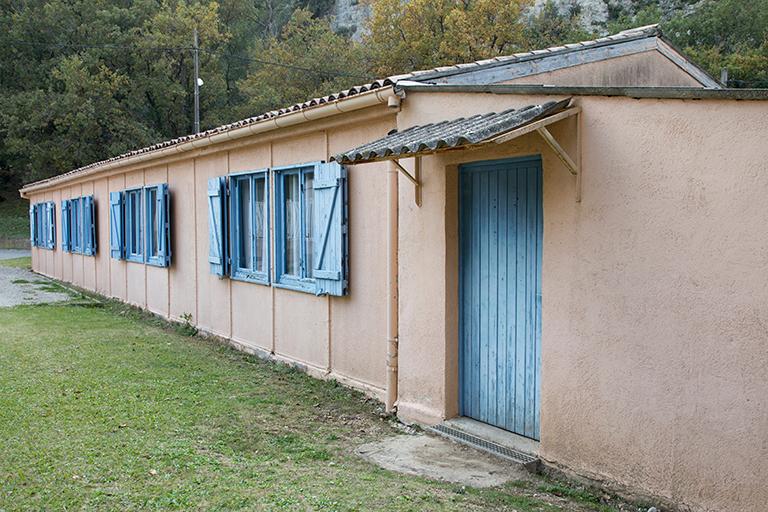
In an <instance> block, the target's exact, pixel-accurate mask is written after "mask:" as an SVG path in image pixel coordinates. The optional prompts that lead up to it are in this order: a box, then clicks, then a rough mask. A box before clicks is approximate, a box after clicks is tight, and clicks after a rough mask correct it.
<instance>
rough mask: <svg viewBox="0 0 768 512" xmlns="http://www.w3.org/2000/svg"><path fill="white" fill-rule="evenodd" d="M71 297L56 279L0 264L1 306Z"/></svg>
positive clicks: (58, 300) (60, 299)
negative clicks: (52, 279)
mask: <svg viewBox="0 0 768 512" xmlns="http://www.w3.org/2000/svg"><path fill="white" fill-rule="evenodd" d="M14 257H16V256H14ZM71 298H72V297H70V295H69V294H68V293H67V292H66V290H65V289H64V288H62V287H60V286H59V285H57V284H56V283H55V282H54V281H51V280H49V279H46V278H44V277H41V276H39V275H37V274H35V273H33V272H32V271H30V270H26V269H23V268H12V267H2V266H0V307H10V306H18V305H20V304H46V303H49V302H61V301H66V300H70V299H71Z"/></svg>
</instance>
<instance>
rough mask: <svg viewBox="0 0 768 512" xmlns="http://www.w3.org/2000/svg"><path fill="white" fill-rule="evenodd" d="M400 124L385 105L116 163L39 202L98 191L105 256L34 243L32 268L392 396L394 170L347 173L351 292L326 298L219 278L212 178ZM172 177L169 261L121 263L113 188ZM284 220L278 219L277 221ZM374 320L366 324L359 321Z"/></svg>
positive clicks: (335, 147) (316, 153)
mask: <svg viewBox="0 0 768 512" xmlns="http://www.w3.org/2000/svg"><path fill="white" fill-rule="evenodd" d="M394 123H395V117H394V112H392V111H391V110H390V109H387V108H386V107H379V108H369V109H367V110H364V111H361V112H358V113H353V114H346V115H345V116H343V118H341V116H337V117H336V118H333V119H330V120H325V121H316V122H313V123H309V124H305V125H302V126H301V127H299V128H294V129H284V130H280V131H278V132H274V133H271V134H268V135H262V136H254V137H250V138H246V139H243V140H240V141H238V142H237V143H235V144H229V145H223V146H221V147H215V148H213V149H208V150H205V151H200V152H198V153H196V154H194V155H190V156H187V157H184V156H182V157H181V158H178V157H177V158H176V159H174V160H170V161H168V162H160V163H153V164H150V165H149V166H147V167H131V168H128V169H125V170H116V171H112V172H110V173H107V174H106V175H103V176H100V177H98V179H95V180H82V181H81V182H75V183H74V184H72V185H66V186H64V187H61V188H59V189H52V190H50V191H45V192H41V193H36V194H34V195H32V196H31V197H30V200H31V202H33V203H34V202H38V201H43V200H45V201H47V200H53V201H55V202H56V204H57V214H58V215H57V234H60V233H61V219H60V218H59V217H60V213H61V210H60V203H61V199H66V198H69V197H79V196H82V195H90V194H93V195H94V197H95V202H96V210H97V231H98V244H99V247H98V252H97V254H96V256H95V257H88V256H82V255H79V254H71V253H65V252H63V251H61V248H60V247H61V245H60V243H61V241H60V238H59V239H58V240H57V249H56V250H55V251H49V250H44V249H33V251H32V260H33V268H34V270H36V271H37V272H40V273H42V274H45V275H49V276H51V277H55V278H57V279H61V280H63V281H66V282H71V283H73V284H75V285H77V286H80V287H82V288H85V289H89V290H94V291H97V292H99V293H102V294H104V295H106V296H109V297H115V298H118V299H120V300H123V301H126V302H129V303H131V304H134V305H136V306H139V307H142V308H145V309H148V310H149V311H152V312H153V313H156V314H158V315H161V316H164V317H167V318H169V319H173V320H180V319H181V317H182V315H186V314H189V315H191V316H192V322H193V323H194V324H195V325H196V326H197V327H198V328H200V329H201V330H203V331H205V332H209V333H211V334H215V335H218V336H222V337H225V338H228V339H231V340H232V341H233V342H234V343H236V344H237V345H238V346H240V347H241V348H244V349H246V350H254V351H258V352H259V353H261V354H270V353H271V354H272V355H273V356H274V357H276V358H278V359H281V360H285V361H287V362H291V363H298V364H301V365H302V366H303V367H304V368H305V369H307V370H308V371H309V372H310V373H312V374H313V375H315V376H318V377H331V378H337V379H339V380H341V381H343V382H345V383H347V384H350V385H352V386H355V387H358V388H360V389H363V390H364V391H366V392H368V393H369V394H371V395H373V396H376V397H378V398H383V393H384V389H383V388H384V386H385V378H386V368H385V361H386V352H385V350H386V344H385V339H386V295H385V293H384V290H385V286H386V250H385V241H384V240H383V238H381V237H376V236H372V235H373V234H375V233H377V232H379V231H380V230H382V229H383V226H384V225H385V221H386V217H385V213H386V204H385V196H384V195H382V194H381V193H380V191H381V190H383V189H384V187H385V183H386V175H385V170H386V166H384V165H383V164H381V165H372V166H365V167H356V168H354V167H353V168H351V169H349V194H350V198H349V208H350V212H353V213H352V214H351V220H350V226H349V229H350V235H349V236H350V264H351V276H350V294H349V296H347V297H316V296H314V295H312V294H307V293H301V292H296V291H292V290H286V289H277V288H272V287H269V286H264V285H260V284H255V283H248V282H242V281H235V280H230V279H219V278H218V277H217V276H215V275H212V274H211V273H210V269H209V264H208V258H207V255H208V210H207V208H208V205H207V181H208V178H210V177H214V176H222V175H226V174H228V173H232V172H241V171H246V170H257V169H263V168H266V167H272V166H279V165H290V164H300V163H305V162H311V161H317V160H327V159H328V157H329V156H330V155H331V154H333V152H339V151H343V150H345V149H348V148H349V147H351V146H354V145H357V144H361V143H363V142H366V141H368V140H372V139H375V138H378V137H381V136H383V135H384V134H386V133H387V132H388V131H389V130H391V129H392V127H393V126H394ZM157 183H168V185H169V190H170V194H171V219H172V222H171V248H172V264H171V266H170V268H167V269H166V268H158V267H153V266H150V265H143V264H139V263H133V262H127V261H118V260H114V259H112V258H110V255H109V216H108V204H109V192H110V191H118V190H124V189H126V188H130V187H136V186H144V185H151V184H157ZM273 225H274V224H273ZM361 319H364V320H361Z"/></svg>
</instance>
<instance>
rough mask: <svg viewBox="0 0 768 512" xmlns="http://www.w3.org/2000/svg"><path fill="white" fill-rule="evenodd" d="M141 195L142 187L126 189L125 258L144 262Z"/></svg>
mask: <svg viewBox="0 0 768 512" xmlns="http://www.w3.org/2000/svg"><path fill="white" fill-rule="evenodd" d="M141 196H142V189H140V188H139V189H134V190H126V191H125V232H126V246H125V258H126V259H127V260H128V261H135V262H139V263H143V262H144V253H142V251H141V245H142V244H141V234H142V229H141V227H142V226H141Z"/></svg>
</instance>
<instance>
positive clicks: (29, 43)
mask: <svg viewBox="0 0 768 512" xmlns="http://www.w3.org/2000/svg"><path fill="white" fill-rule="evenodd" d="M10 43H12V44H18V45H20V46H47V47H53V48H81V49H100V48H104V49H108V50H138V51H144V50H148V51H179V50H192V47H191V46H188V47H187V46H145V47H141V46H124V45H119V44H70V43H43V42H40V41H17V40H11V41H10Z"/></svg>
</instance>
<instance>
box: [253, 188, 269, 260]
mask: <svg viewBox="0 0 768 512" xmlns="http://www.w3.org/2000/svg"><path fill="white" fill-rule="evenodd" d="M254 186H255V187H256V190H255V193H256V212H255V213H256V219H255V224H256V225H255V226H254V227H255V233H254V235H255V237H256V270H257V271H259V272H266V271H267V243H266V236H267V200H266V199H267V179H266V178H264V177H262V178H256V179H254Z"/></svg>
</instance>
